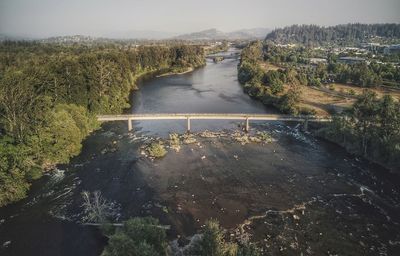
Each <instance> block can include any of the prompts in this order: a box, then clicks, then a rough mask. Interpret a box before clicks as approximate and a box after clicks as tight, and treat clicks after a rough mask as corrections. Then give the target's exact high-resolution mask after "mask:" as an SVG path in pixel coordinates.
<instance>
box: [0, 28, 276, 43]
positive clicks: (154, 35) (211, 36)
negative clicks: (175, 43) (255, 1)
mask: <svg viewBox="0 0 400 256" xmlns="http://www.w3.org/2000/svg"><path fill="white" fill-rule="evenodd" d="M269 32H271V30H270V29H268V28H252V29H241V30H235V31H232V32H222V31H220V30H217V29H215V28H213V29H207V30H203V31H199V32H195V33H189V34H182V35H179V34H178V33H173V32H162V31H152V30H128V31H113V32H104V33H100V34H101V36H99V37H93V36H85V35H68V36H54V37H49V38H39V37H31V36H22V35H21V36H19V35H7V34H0V41H4V40H39V41H43V42H59V43H60V42H92V41H97V40H100V41H104V40H113V39H117V40H128V39H133V40H162V39H164V40H169V39H170V40H190V41H195V40H235V39H263V38H265V36H266V35H267V34H268V33H269Z"/></svg>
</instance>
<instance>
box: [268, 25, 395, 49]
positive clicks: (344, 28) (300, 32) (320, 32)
mask: <svg viewBox="0 0 400 256" xmlns="http://www.w3.org/2000/svg"><path fill="white" fill-rule="evenodd" d="M376 37H379V38H383V39H386V40H389V41H390V39H398V38H400V24H359V23H355V24H344V25H337V26H329V27H321V26H317V25H292V26H289V27H285V28H278V29H275V30H274V31H272V32H271V33H269V34H268V35H267V36H266V38H265V39H266V40H268V41H272V42H274V43H278V44H293V43H294V44H304V45H314V46H315V45H324V44H340V45H349V44H356V43H360V42H365V41H366V40H368V39H371V38H376ZM395 42H396V41H395Z"/></svg>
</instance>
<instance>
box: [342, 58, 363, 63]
mask: <svg viewBox="0 0 400 256" xmlns="http://www.w3.org/2000/svg"><path fill="white" fill-rule="evenodd" d="M339 62H341V63H345V64H356V63H361V62H365V59H364V58H360V57H340V58H339Z"/></svg>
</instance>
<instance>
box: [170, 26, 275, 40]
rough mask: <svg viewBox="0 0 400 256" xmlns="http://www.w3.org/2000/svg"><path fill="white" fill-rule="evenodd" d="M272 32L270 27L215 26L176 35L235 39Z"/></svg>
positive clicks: (181, 36) (193, 37)
mask: <svg viewBox="0 0 400 256" xmlns="http://www.w3.org/2000/svg"><path fill="white" fill-rule="evenodd" d="M269 32H271V29H268V28H253V29H241V30H235V31H232V32H222V31H220V30H217V29H215V28H213V29H207V30H203V31H200V32H195V33H190V34H183V35H179V36H176V37H174V39H179V40H234V39H262V38H265V36H266V35H267V34H268V33H269Z"/></svg>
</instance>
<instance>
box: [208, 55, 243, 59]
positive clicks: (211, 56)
mask: <svg viewBox="0 0 400 256" xmlns="http://www.w3.org/2000/svg"><path fill="white" fill-rule="evenodd" d="M206 58H207V59H212V60H213V59H214V58H223V59H224V60H227V59H237V58H239V55H238V54H231V55H227V54H211V55H207V56H206Z"/></svg>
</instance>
